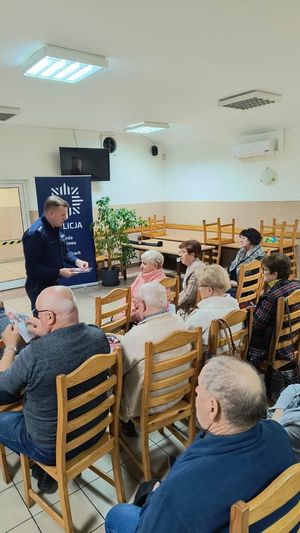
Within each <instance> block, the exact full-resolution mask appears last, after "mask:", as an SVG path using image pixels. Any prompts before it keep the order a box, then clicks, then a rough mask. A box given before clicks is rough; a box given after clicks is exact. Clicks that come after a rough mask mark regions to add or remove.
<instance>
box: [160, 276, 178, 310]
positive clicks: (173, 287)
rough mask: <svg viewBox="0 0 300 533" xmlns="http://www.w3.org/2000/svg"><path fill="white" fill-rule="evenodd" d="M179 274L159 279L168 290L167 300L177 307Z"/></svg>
mask: <svg viewBox="0 0 300 533" xmlns="http://www.w3.org/2000/svg"><path fill="white" fill-rule="evenodd" d="M179 283H180V282H179V276H175V277H174V278H170V277H166V278H164V279H162V280H161V281H160V284H161V285H163V286H164V287H166V289H167V290H168V301H169V302H170V303H173V304H174V305H175V308H176V309H177V307H178V298H179V291H180V289H179Z"/></svg>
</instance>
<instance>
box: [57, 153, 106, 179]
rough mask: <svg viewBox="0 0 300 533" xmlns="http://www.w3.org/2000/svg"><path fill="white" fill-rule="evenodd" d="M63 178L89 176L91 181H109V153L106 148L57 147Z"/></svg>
mask: <svg viewBox="0 0 300 533" xmlns="http://www.w3.org/2000/svg"><path fill="white" fill-rule="evenodd" d="M59 155H60V167H61V173H62V175H63V176H72V175H78V176H80V175H90V176H92V181H109V180H110V168H109V151H108V150H106V148H68V147H64V146H60V147H59Z"/></svg>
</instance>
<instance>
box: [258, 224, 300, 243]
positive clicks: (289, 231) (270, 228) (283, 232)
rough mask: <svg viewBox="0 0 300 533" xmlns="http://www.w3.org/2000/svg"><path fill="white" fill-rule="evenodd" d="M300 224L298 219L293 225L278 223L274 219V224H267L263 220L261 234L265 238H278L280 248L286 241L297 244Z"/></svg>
mask: <svg viewBox="0 0 300 533" xmlns="http://www.w3.org/2000/svg"><path fill="white" fill-rule="evenodd" d="M298 222H299V220H298V219H295V220H294V222H291V223H288V222H277V221H276V218H273V221H272V224H265V222H264V221H263V220H261V221H260V233H261V235H262V236H263V237H277V238H278V244H279V246H280V244H281V243H282V241H284V240H286V241H292V242H293V244H295V241H296V233H297V227H298Z"/></svg>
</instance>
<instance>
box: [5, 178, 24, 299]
mask: <svg viewBox="0 0 300 533" xmlns="http://www.w3.org/2000/svg"><path fill="white" fill-rule="evenodd" d="M28 225H29V214H28V210H27V208H26V197H25V184H24V183H22V182H20V183H11V182H0V290H6V289H13V288H16V287H23V286H24V284H25V262H24V255H23V247H22V235H23V233H24V231H25V229H26V228H27V227H28Z"/></svg>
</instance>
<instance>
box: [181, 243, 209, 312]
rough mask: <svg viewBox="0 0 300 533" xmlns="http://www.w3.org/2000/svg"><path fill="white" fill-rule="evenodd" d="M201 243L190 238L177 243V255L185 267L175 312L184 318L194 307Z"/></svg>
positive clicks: (200, 266) (200, 265) (200, 263)
mask: <svg viewBox="0 0 300 533" xmlns="http://www.w3.org/2000/svg"><path fill="white" fill-rule="evenodd" d="M200 255H201V244H200V242H198V241H196V240H194V239H192V240H190V241H184V242H182V243H181V244H180V245H179V257H180V261H181V263H182V264H183V265H185V266H186V267H187V269H186V273H185V276H184V279H183V283H182V291H181V292H180V294H179V301H178V311H177V313H178V314H179V315H180V316H181V317H182V318H183V319H184V320H185V319H186V318H187V317H188V315H189V314H190V313H191V312H192V311H193V310H194V309H195V307H196V303H197V293H198V277H197V272H198V271H200V270H201V269H202V268H203V267H204V263H203V262H202V261H200V259H199V257H200Z"/></svg>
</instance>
